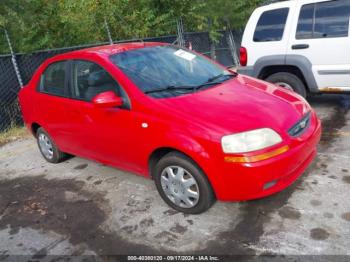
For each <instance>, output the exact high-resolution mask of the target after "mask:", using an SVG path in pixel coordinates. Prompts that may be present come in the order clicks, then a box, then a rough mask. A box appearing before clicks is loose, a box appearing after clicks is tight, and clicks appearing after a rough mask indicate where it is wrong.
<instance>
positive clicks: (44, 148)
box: [36, 127, 67, 163]
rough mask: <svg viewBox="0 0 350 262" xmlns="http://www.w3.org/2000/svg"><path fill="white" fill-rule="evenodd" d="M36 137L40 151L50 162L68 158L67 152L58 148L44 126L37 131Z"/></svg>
mask: <svg viewBox="0 0 350 262" xmlns="http://www.w3.org/2000/svg"><path fill="white" fill-rule="evenodd" d="M36 138H37V141H38V147H39V149H40V152H41V154H42V155H43V157H44V158H45V159H46V161H48V162H50V163H59V162H62V161H63V160H65V159H66V158H67V154H65V153H63V152H61V151H60V150H59V149H58V147H57V146H56V145H55V143H54V141H53V140H52V138H51V137H50V136H49V134H48V133H47V132H46V131H45V130H44V129H43V128H42V127H40V128H39V129H38V131H37V132H36Z"/></svg>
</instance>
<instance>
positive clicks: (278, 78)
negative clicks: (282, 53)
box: [265, 72, 306, 97]
mask: <svg viewBox="0 0 350 262" xmlns="http://www.w3.org/2000/svg"><path fill="white" fill-rule="evenodd" d="M265 81H267V82H270V83H274V84H276V85H279V86H281V87H284V88H286V89H289V90H292V91H294V92H296V93H298V94H299V95H301V96H302V97H306V88H305V85H304V83H303V81H301V80H300V78H299V77H297V76H296V75H294V74H291V73H287V72H280V73H276V74H272V75H270V76H269V77H267V78H266V79H265Z"/></svg>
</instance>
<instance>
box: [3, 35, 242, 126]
mask: <svg viewBox="0 0 350 262" xmlns="http://www.w3.org/2000/svg"><path fill="white" fill-rule="evenodd" d="M180 31H181V30H180ZM180 33H181V34H182V35H181V37H180V38H179V35H169V36H161V37H152V38H145V39H142V40H143V41H145V42H165V43H175V42H177V44H181V45H185V46H186V47H190V48H192V49H193V50H195V51H197V52H199V53H202V54H205V55H207V56H209V57H211V58H213V59H215V60H217V61H218V62H219V63H221V64H223V65H225V66H228V67H229V66H237V65H238V64H237V63H238V60H237V55H238V54H237V52H238V50H239V49H238V46H236V44H235V43H240V42H241V36H242V33H241V32H240V31H220V32H219V33H220V37H219V39H218V40H217V41H216V42H213V41H211V39H210V37H209V33H208V32H180ZM179 39H180V40H181V43H178V42H179ZM232 39H233V41H234V42H235V43H233V45H232ZM130 41H132V40H125V41H118V42H114V43H122V42H130ZM136 41H140V39H136ZM104 44H108V42H106V43H98V44H92V45H84V46H74V47H67V48H60V49H51V50H42V51H37V52H33V53H31V54H15V58H16V61H17V65H18V69H19V74H20V77H21V79H22V81H23V84H24V85H25V84H27V83H28V81H29V80H30V79H31V77H32V75H33V73H34V72H35V70H36V69H37V68H38V67H39V65H40V64H41V63H43V62H44V61H45V60H46V59H47V58H49V57H52V56H55V55H57V54H61V53H65V52H69V51H73V50H77V49H82V48H87V47H92V46H98V45H104ZM20 89H21V86H20V83H19V80H18V77H17V75H16V71H15V69H14V66H13V61H12V56H11V54H9V55H2V56H0V132H4V131H6V130H8V129H9V128H11V127H14V126H19V125H22V124H23V121H22V117H21V112H20V108H19V105H18V100H17V94H18V92H19V90H20Z"/></svg>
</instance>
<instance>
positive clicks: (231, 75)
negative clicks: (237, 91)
mask: <svg viewBox="0 0 350 262" xmlns="http://www.w3.org/2000/svg"><path fill="white" fill-rule="evenodd" d="M223 76H229V77H230V78H231V77H235V76H237V74H224V73H221V74H218V75H216V76H213V77H211V78H209V79H208V80H207V82H205V83H210V82H213V81H215V80H216V79H219V78H221V77H223Z"/></svg>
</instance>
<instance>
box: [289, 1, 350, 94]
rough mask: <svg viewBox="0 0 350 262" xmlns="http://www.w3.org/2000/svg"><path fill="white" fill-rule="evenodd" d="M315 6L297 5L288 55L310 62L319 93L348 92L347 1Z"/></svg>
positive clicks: (349, 41)
mask: <svg viewBox="0 0 350 262" xmlns="http://www.w3.org/2000/svg"><path fill="white" fill-rule="evenodd" d="M314 2H315V1H314V0H305V1H297V9H296V10H297V12H296V14H295V16H294V18H293V19H294V20H293V22H292V25H293V26H292V30H291V37H290V42H289V45H288V55H301V56H304V57H306V58H307V59H308V60H309V61H310V62H311V64H312V71H313V75H314V77H315V79H316V82H317V86H318V88H319V89H320V90H321V91H327V90H331V89H332V90H333V91H336V90H337V89H339V90H338V91H340V90H343V91H345V90H347V91H350V52H349V48H350V38H349V16H350V0H333V1H322V0H321V1H319V2H317V3H314ZM329 88H331V89H329Z"/></svg>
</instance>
